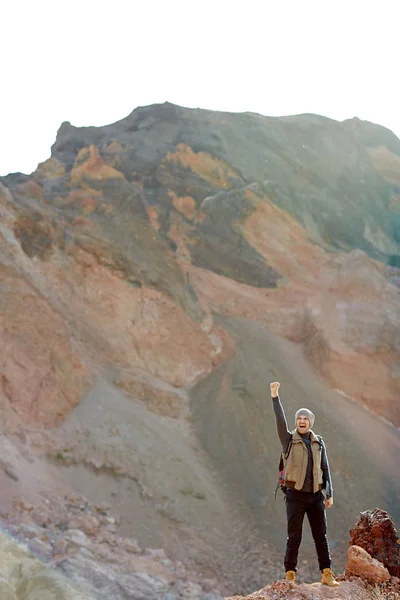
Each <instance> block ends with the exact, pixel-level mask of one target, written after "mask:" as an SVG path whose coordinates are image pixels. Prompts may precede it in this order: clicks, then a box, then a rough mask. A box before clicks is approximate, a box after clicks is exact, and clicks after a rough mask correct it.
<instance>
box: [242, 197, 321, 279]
mask: <svg viewBox="0 0 400 600" xmlns="http://www.w3.org/2000/svg"><path fill="white" fill-rule="evenodd" d="M245 194H246V198H247V200H249V201H251V202H252V203H253V206H254V207H255V209H254V211H253V212H252V213H251V215H250V216H249V217H248V219H247V220H246V221H245V223H244V224H243V225H241V229H242V233H243V235H244V237H245V238H246V240H247V241H248V242H249V244H250V245H251V246H253V248H255V249H256V250H257V251H258V252H259V253H260V254H261V255H262V256H264V257H265V259H266V261H267V262H268V264H269V265H271V266H272V267H274V268H275V269H276V270H277V271H279V272H280V273H281V274H282V275H284V276H285V277H287V278H290V279H291V281H292V282H293V283H295V282H296V281H298V282H299V283H301V284H303V283H304V280H309V283H310V284H313V282H314V281H315V264H316V263H319V262H320V261H324V260H325V257H326V253H325V251H324V250H323V249H322V248H320V247H319V246H316V245H314V244H313V243H312V242H311V240H310V239H309V236H308V234H307V232H306V230H305V229H304V227H302V225H300V223H299V222H298V221H297V220H296V219H295V218H294V217H292V216H291V215H289V213H287V212H286V211H284V210H283V209H281V208H279V207H278V206H276V205H275V204H273V203H272V202H271V201H270V200H269V199H268V198H260V197H258V196H257V195H256V194H255V193H254V192H252V191H251V190H246V193H245Z"/></svg>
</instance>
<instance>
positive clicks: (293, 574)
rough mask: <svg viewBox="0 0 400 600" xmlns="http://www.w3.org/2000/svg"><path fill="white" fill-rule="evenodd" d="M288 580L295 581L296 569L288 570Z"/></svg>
mask: <svg viewBox="0 0 400 600" xmlns="http://www.w3.org/2000/svg"><path fill="white" fill-rule="evenodd" d="M286 581H291V582H292V583H294V582H295V581H296V571H286Z"/></svg>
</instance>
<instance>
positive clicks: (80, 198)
mask: <svg viewBox="0 0 400 600" xmlns="http://www.w3.org/2000/svg"><path fill="white" fill-rule="evenodd" d="M102 197H103V194H102V193H101V192H100V191H98V190H93V189H91V188H87V189H84V190H82V189H81V190H72V191H71V192H70V193H69V194H68V196H67V198H66V201H67V202H68V203H70V204H75V205H76V206H77V207H79V208H80V210H82V212H83V214H86V215H89V214H91V213H93V212H94V211H95V210H96V207H97V205H98V204H99V200H101V199H102Z"/></svg>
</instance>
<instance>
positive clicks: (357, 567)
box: [346, 546, 390, 585]
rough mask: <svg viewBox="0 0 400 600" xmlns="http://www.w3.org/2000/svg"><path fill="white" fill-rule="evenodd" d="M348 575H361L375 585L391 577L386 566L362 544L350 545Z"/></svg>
mask: <svg viewBox="0 0 400 600" xmlns="http://www.w3.org/2000/svg"><path fill="white" fill-rule="evenodd" d="M346 575H355V576H356V577H361V578H362V579H366V580H367V581H368V582H369V583H372V584H375V585H379V584H380V583H383V582H384V581H388V580H389V579H390V575H389V571H388V570H387V569H386V567H384V566H383V564H382V563H381V562H379V560H376V558H372V556H371V555H370V554H368V552H367V551H366V550H364V549H363V548H361V547H360V546H350V548H349V550H348V559H347V566H346Z"/></svg>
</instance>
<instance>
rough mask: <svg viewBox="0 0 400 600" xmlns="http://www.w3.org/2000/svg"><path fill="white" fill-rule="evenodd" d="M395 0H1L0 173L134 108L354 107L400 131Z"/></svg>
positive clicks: (347, 114)
mask: <svg viewBox="0 0 400 600" xmlns="http://www.w3.org/2000/svg"><path fill="white" fill-rule="evenodd" d="M399 11H400V2H399V1H398V0H379V1H377V0H366V1H365V0H364V1H359V0H345V1H344V0H286V1H285V0H273V1H270V0H259V1H255V0H246V1H243V0H242V2H240V3H235V0H229V1H228V0H214V1H210V0H201V1H198V2H193V0H186V1H182V0H153V1H152V0H135V1H133V0H131V1H129V0H124V1H123V0H108V1H107V2H102V0H96V1H94V0H93V1H92V0H79V1H78V0H68V1H63V0H52V1H47V0H25V1H23V0H9V1H7V2H6V3H5V2H4V3H2V6H1V8H0V18H1V32H0V77H1V79H0V81H1V90H0V136H1V137H0V175H5V174H7V173H9V172H13V171H22V172H25V173H30V172H31V171H33V170H34V169H35V168H36V166H37V164H38V163H39V162H41V161H43V160H45V159H46V158H48V157H49V156H50V147H51V145H52V144H53V142H54V140H55V137H56V132H57V129H58V127H59V126H60V124H61V123H62V122H63V121H70V122H71V123H72V124H73V125H77V126H82V125H105V124H107V123H112V122H114V121H116V120H118V119H121V118H123V117H125V116H126V115H128V114H129V113H130V112H131V111H132V110H133V109H134V108H135V107H136V106H143V105H147V104H152V103H155V102H165V101H166V100H168V101H169V102H173V103H176V104H180V105H182V106H189V107H200V108H209V109H215V110H228V111H233V112H236V111H251V112H259V113H261V114H265V115H271V116H278V115H284V114H298V113H302V112H313V113H318V114H323V115H326V116H329V117H331V118H334V119H339V120H342V119H346V118H351V117H353V116H358V117H359V118H361V119H367V120H369V121H373V122H375V123H380V124H382V125H384V126H386V127H388V128H389V129H392V130H393V131H394V132H395V133H396V135H398V136H399V137H400V109H399V107H400V102H399V91H400V78H399V70H400V69H399V57H400V46H399V30H398V23H399V15H398V12H399Z"/></svg>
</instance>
